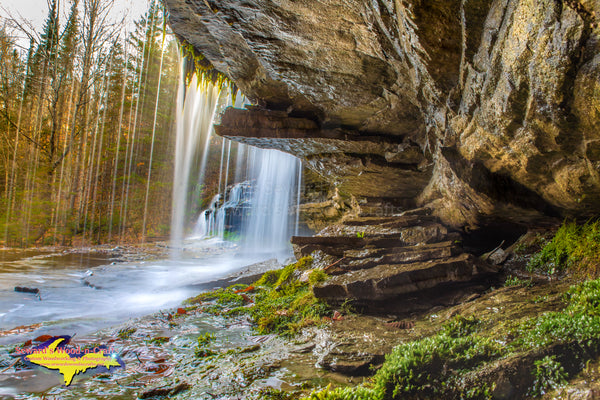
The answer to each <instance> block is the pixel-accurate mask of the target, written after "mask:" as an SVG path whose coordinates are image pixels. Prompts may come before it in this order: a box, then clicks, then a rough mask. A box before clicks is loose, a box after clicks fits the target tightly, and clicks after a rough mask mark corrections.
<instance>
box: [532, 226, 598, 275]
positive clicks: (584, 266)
mask: <svg viewBox="0 0 600 400" xmlns="http://www.w3.org/2000/svg"><path fill="white" fill-rule="evenodd" d="M527 269H528V270H529V271H531V272H533V271H538V272H543V273H545V274H548V275H557V274H563V273H565V272H566V271H567V270H570V271H571V272H574V273H576V274H577V275H581V276H585V277H588V278H597V277H598V276H600V222H598V221H596V222H588V223H586V224H584V225H577V224H576V223H575V222H565V223H564V224H563V225H562V226H561V227H560V228H559V229H558V231H557V232H556V235H555V236H554V238H553V239H552V240H551V241H549V242H548V243H547V244H546V245H545V246H544V247H543V248H542V250H541V251H540V252H539V253H537V254H536V255H535V256H534V257H533V258H532V259H531V260H530V262H529V263H528V265H527Z"/></svg>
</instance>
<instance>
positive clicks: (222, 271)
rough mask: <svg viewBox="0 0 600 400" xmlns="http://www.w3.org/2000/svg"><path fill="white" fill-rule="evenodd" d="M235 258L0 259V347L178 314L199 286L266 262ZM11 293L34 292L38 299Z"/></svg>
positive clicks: (30, 255) (31, 254) (55, 255)
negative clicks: (160, 313)
mask: <svg viewBox="0 0 600 400" xmlns="http://www.w3.org/2000/svg"><path fill="white" fill-rule="evenodd" d="M210 245H211V246H213V247H214V244H212V243H211V244H210ZM196 250H198V249H196ZM200 250H202V249H200ZM235 252H236V249H235V248H231V249H223V248H221V250H220V251H218V252H216V253H218V254H215V252H211V251H195V252H194V251H189V252H184V253H183V254H184V256H183V257H180V258H178V259H169V258H166V257H165V258H164V259H159V260H154V261H138V262H122V261H121V253H120V252H119V250H118V249H115V250H114V251H103V252H97V251H83V252H81V251H79V252H64V253H63V252H52V251H4V252H0V344H10V343H16V342H19V341H22V340H23V338H24V337H25V336H26V337H27V338H28V339H29V338H31V337H32V336H34V335H42V334H50V335H64V334H70V335H73V334H78V335H81V334H86V333H89V332H93V331H96V330H98V329H101V328H103V327H107V326H111V325H114V324H117V323H119V322H122V321H125V320H127V319H129V318H132V317H136V316H140V315H144V314H148V313H152V312H156V311H158V310H161V309H166V308H171V307H176V306H177V305H178V304H180V303H181V302H182V301H183V300H184V299H186V298H187V297H190V296H193V295H195V294H197V293H198V291H199V289H198V286H200V285H201V284H202V283H207V282H211V281H214V280H217V279H219V278H222V277H224V276H226V275H228V274H231V273H233V272H235V271H238V270H240V269H242V268H243V267H244V266H247V265H249V264H252V263H253V262H258V261H261V260H262V259H264V258H261V257H260V256H256V258H249V257H248V256H244V257H240V256H236V254H235ZM198 254H201V255H200V256H199V255H198ZM15 287H27V288H32V289H33V288H35V289H38V290H39V295H36V294H33V293H22V292H17V291H15V289H14V288H15ZM15 328H16V329H15Z"/></svg>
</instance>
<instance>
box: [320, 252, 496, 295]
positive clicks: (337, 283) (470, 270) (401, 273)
mask: <svg viewBox="0 0 600 400" xmlns="http://www.w3.org/2000/svg"><path fill="white" fill-rule="evenodd" d="M494 271H495V270H494V269H493V267H491V266H489V265H487V264H486V263H484V262H481V261H480V260H479V259H477V258H476V257H474V256H472V255H470V254H460V255H458V256H455V257H451V258H448V259H444V260H430V261H426V262H415V263H410V264H380V265H377V266H375V267H373V268H369V269H360V270H357V271H351V272H347V273H345V274H343V275H336V276H333V277H332V278H330V279H329V280H327V281H326V282H324V283H322V284H320V285H316V286H315V287H314V288H313V291H314V294H315V296H316V297H317V298H320V299H324V300H328V301H332V302H342V301H345V300H346V299H351V300H357V301H358V302H359V303H365V302H368V301H382V300H387V299H394V298H396V297H398V296H401V295H406V294H409V293H416V292H419V291H422V290H426V289H431V288H434V287H436V286H438V285H442V284H448V283H457V282H467V281H470V280H472V279H473V278H475V277H476V276H477V275H478V274H480V273H488V272H494Z"/></svg>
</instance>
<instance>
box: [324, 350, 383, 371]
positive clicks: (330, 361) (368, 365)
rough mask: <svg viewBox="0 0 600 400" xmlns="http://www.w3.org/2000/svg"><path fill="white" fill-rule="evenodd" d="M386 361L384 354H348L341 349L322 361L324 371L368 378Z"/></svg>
mask: <svg viewBox="0 0 600 400" xmlns="http://www.w3.org/2000/svg"><path fill="white" fill-rule="evenodd" d="M384 360H385V356H384V355H383V354H367V353H362V354H357V353H346V352H344V351H342V350H340V349H339V348H336V349H334V350H333V351H332V352H330V353H329V354H327V356H325V358H324V359H323V360H322V361H321V363H320V365H321V367H322V368H323V369H325V370H328V371H332V372H337V373H340V374H344V375H348V376H368V375H372V374H373V372H374V369H373V368H374V367H377V366H380V365H381V364H382V363H383V361H384Z"/></svg>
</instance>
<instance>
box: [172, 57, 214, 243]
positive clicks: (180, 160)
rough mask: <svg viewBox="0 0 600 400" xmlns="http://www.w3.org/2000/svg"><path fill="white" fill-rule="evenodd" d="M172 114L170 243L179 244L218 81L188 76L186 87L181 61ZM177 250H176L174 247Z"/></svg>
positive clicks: (208, 129)
mask: <svg viewBox="0 0 600 400" xmlns="http://www.w3.org/2000/svg"><path fill="white" fill-rule="evenodd" d="M181 65H182V67H181V75H180V84H179V95H178V100H177V111H176V112H177V116H176V135H177V138H176V144H175V176H174V180H173V211H172V216H171V243H172V244H173V248H175V249H178V248H180V247H181V244H182V241H183V235H184V228H185V217H186V215H187V205H188V204H187V203H188V201H187V200H188V189H189V184H190V174H191V171H192V169H193V168H194V166H195V165H198V163H199V154H200V153H201V152H202V148H203V146H202V145H203V144H204V143H206V140H207V138H208V137H209V135H210V132H211V130H212V127H213V121H214V118H215V111H216V109H217V105H218V101H219V97H220V94H221V89H222V84H215V83H213V82H212V81H210V80H208V79H206V78H205V77H201V78H198V77H197V76H196V75H194V76H193V77H192V80H191V83H190V85H189V87H188V88H186V86H185V73H184V68H183V65H184V63H182V64H181ZM176 252H177V250H176Z"/></svg>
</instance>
